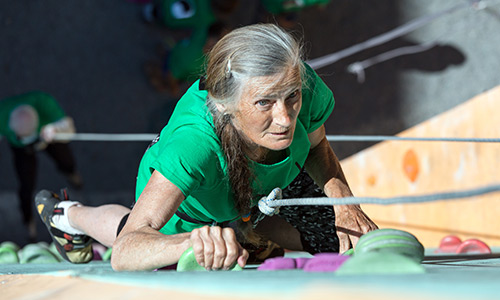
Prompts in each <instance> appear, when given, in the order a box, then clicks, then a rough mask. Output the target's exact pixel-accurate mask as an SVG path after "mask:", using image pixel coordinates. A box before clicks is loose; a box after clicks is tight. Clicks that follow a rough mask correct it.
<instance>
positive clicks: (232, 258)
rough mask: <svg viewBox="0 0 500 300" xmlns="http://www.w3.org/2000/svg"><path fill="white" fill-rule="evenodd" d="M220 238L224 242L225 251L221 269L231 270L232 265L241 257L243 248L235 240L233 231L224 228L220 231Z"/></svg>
mask: <svg viewBox="0 0 500 300" xmlns="http://www.w3.org/2000/svg"><path fill="white" fill-rule="evenodd" d="M222 236H223V237H224V241H225V242H226V249H227V252H226V257H225V260H224V265H223V268H224V269H225V270H227V269H229V268H231V267H232V266H233V265H234V263H235V262H236V261H237V260H238V258H239V257H240V256H241V254H242V250H243V247H241V246H240V244H239V243H238V241H237V240H236V235H235V234H234V231H233V230H232V229H231V228H224V229H223V230H222ZM247 258H248V257H247ZM245 263H246V259H245ZM243 266H244V264H243Z"/></svg>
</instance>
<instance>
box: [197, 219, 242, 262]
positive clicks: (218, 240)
mask: <svg viewBox="0 0 500 300" xmlns="http://www.w3.org/2000/svg"><path fill="white" fill-rule="evenodd" d="M191 243H192V244H193V250H194V253H195V257H196V261H197V262H198V263H199V264H200V266H202V267H204V268H205V269H207V270H218V269H224V270H228V269H230V268H231V267H232V266H233V265H234V264H235V263H238V264H239V265H240V266H241V267H244V266H245V264H246V262H247V259H248V252H247V250H245V249H243V247H241V245H240V244H239V243H238V241H237V240H236V235H235V233H234V231H233V229H232V228H221V227H218V226H212V227H210V226H203V227H202V228H197V229H195V230H193V231H192V232H191Z"/></svg>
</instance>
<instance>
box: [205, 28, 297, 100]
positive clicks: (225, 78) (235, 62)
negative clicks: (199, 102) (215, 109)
mask: <svg viewBox="0 0 500 300" xmlns="http://www.w3.org/2000/svg"><path fill="white" fill-rule="evenodd" d="M290 68H297V70H298V71H299V72H300V76H301V77H302V74H303V73H304V66H303V63H302V47H301V45H300V43H299V42H298V41H297V40H296V39H295V38H294V37H292V36H291V35H290V34H289V33H287V32H285V31H284V30H283V29H281V28H279V27H278V26H276V25H273V24H256V25H250V26H246V27H241V28H239V29H236V30H233V31H232V32H230V33H228V34H227V35H226V36H224V37H223V38H222V39H221V40H220V41H219V42H218V43H217V44H216V45H215V46H214V48H213V49H212V50H211V51H210V53H209V55H208V63H207V74H206V82H205V84H206V88H207V90H208V95H209V96H208V105H209V106H211V105H213V104H214V103H217V104H223V105H226V106H230V105H232V104H236V103H237V102H238V99H239V98H240V95H241V91H242V88H243V86H244V85H245V83H246V82H247V81H248V80H249V79H250V78H254V77H259V76H271V75H276V74H280V73H284V72H285V71H286V70H288V69H290ZM272 84H273V83H269V85H272ZM213 102H214V103H213Z"/></svg>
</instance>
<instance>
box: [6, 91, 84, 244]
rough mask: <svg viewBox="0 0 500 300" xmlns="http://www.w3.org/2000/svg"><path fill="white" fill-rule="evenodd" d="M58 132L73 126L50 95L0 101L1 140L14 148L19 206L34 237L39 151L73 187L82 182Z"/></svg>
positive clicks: (71, 154)
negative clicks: (52, 162)
mask: <svg viewBox="0 0 500 300" xmlns="http://www.w3.org/2000/svg"><path fill="white" fill-rule="evenodd" d="M57 132H65V133H70V132H74V125H73V120H72V119H71V118H70V117H68V116H66V114H65V113H64V111H63V110H62V108H61V107H60V106H59V104H58V103H57V101H56V100H55V99H54V98H53V97H52V96H51V95H49V94H46V93H43V92H39V91H33V92H28V93H24V94H21V95H16V96H12V97H9V98H6V99H3V100H1V101H0V139H1V138H2V136H3V137H4V138H5V140H6V141H7V142H8V143H9V145H10V148H11V150H12V154H13V161H14V167H15V170H16V175H17V178H18V181H19V190H18V194H19V199H20V209H21V212H22V217H23V221H24V223H25V224H26V225H27V226H28V229H29V235H30V239H31V240H34V239H35V238H36V227H35V223H34V219H33V213H32V202H33V194H34V191H35V185H36V176H37V157H36V153H37V152H39V151H42V150H43V151H45V152H46V153H47V154H48V155H49V156H50V157H51V158H52V159H53V160H54V162H55V163H56V165H57V168H58V169H59V170H60V171H61V172H62V173H63V174H64V175H65V176H66V177H67V178H68V180H69V181H70V183H72V185H73V186H74V187H78V188H80V187H81V185H82V180H81V177H80V175H79V174H78V172H77V170H76V164H75V159H74V157H73V153H72V152H71V150H70V148H69V146H68V144H67V143H65V142H60V141H54V135H55V133H57Z"/></svg>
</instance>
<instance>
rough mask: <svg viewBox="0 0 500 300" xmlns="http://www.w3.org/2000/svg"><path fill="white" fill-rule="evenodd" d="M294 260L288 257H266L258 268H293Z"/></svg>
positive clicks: (266, 269) (269, 269)
mask: <svg viewBox="0 0 500 300" xmlns="http://www.w3.org/2000/svg"><path fill="white" fill-rule="evenodd" d="M295 267H296V264H295V260H294V259H293V258H290V257H274V258H268V259H266V260H265V261H264V262H263V263H262V264H261V265H260V266H259V267H258V268H257V270H259V271H271V270H290V269H295Z"/></svg>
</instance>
